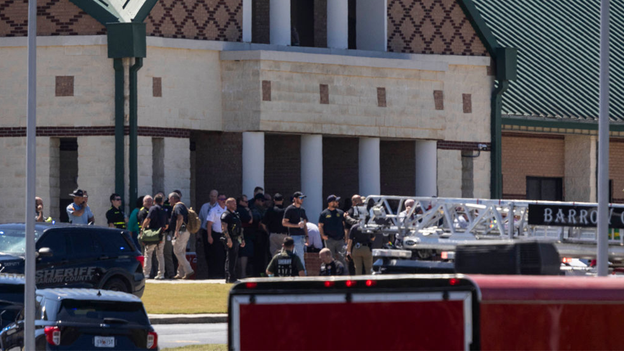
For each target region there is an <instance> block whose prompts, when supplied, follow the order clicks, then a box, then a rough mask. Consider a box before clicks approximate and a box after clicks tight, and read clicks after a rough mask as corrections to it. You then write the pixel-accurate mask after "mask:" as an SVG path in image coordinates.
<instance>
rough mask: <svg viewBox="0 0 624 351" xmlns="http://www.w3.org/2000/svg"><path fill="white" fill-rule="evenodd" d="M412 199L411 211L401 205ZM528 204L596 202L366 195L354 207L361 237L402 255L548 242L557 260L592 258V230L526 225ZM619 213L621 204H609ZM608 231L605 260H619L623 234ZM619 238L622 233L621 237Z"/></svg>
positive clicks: (622, 257) (623, 253) (622, 254)
mask: <svg viewBox="0 0 624 351" xmlns="http://www.w3.org/2000/svg"><path fill="white" fill-rule="evenodd" d="M407 200H413V201H414V204H413V206H411V207H406V206H405V202H406V201H407ZM529 204H540V205H554V206H557V205H558V206H562V205H569V206H590V207H597V204H596V203H579V202H575V203H572V202H553V201H526V200H481V199H453V198H438V197H404V196H383V195H371V196H368V197H367V198H366V200H365V202H364V205H361V206H358V207H357V208H356V214H357V218H358V219H359V223H360V228H361V229H362V230H363V231H364V232H365V233H370V234H378V233H383V234H384V235H395V236H396V238H397V239H399V240H398V242H399V243H400V244H401V245H402V248H403V249H406V250H422V249H434V250H444V251H453V250H454V247H455V246H456V245H457V244H461V243H470V242H474V241H475V240H492V241H500V240H539V241H546V242H552V243H554V244H555V246H556V247H557V249H558V250H559V254H560V255H561V256H562V257H575V258H594V257H595V256H596V228H582V227H573V226H546V225H529V224H528V210H529ZM611 207H612V208H619V209H622V210H624V205H611ZM620 234H621V233H620V230H618V229H610V230H609V234H608V235H609V258H610V259H611V260H614V261H624V235H620ZM622 234H624V233H622Z"/></svg>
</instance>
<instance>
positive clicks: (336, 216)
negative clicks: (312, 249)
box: [318, 195, 347, 265]
mask: <svg viewBox="0 0 624 351" xmlns="http://www.w3.org/2000/svg"><path fill="white" fill-rule="evenodd" d="M339 201H340V198H339V197H337V196H336V195H329V196H328V197H327V208H326V209H325V210H323V212H321V215H320V216H319V225H318V226H319V231H320V232H321V238H323V240H325V247H327V248H328V249H329V250H331V253H332V255H333V256H334V257H335V258H336V259H337V260H338V261H340V262H341V263H342V264H343V265H346V262H345V259H344V257H345V256H344V251H345V250H344V247H345V244H346V242H347V240H346V239H347V231H346V230H345V222H344V221H345V217H344V211H342V210H340V209H338V205H339Z"/></svg>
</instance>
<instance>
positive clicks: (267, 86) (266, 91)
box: [262, 80, 271, 101]
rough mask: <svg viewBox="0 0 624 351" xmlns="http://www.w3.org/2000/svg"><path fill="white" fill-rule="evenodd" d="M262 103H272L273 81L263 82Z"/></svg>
mask: <svg viewBox="0 0 624 351" xmlns="http://www.w3.org/2000/svg"><path fill="white" fill-rule="evenodd" d="M262 101H271V81H270V80H263V81H262Z"/></svg>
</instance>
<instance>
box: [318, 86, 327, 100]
mask: <svg viewBox="0 0 624 351" xmlns="http://www.w3.org/2000/svg"><path fill="white" fill-rule="evenodd" d="M319 90H320V94H321V104H324V105H327V104H329V86H328V85H327V84H319Z"/></svg>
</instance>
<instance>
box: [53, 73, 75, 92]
mask: <svg viewBox="0 0 624 351" xmlns="http://www.w3.org/2000/svg"><path fill="white" fill-rule="evenodd" d="M55 96H74V76H56V84H55Z"/></svg>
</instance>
